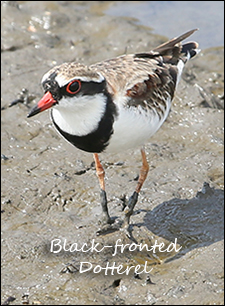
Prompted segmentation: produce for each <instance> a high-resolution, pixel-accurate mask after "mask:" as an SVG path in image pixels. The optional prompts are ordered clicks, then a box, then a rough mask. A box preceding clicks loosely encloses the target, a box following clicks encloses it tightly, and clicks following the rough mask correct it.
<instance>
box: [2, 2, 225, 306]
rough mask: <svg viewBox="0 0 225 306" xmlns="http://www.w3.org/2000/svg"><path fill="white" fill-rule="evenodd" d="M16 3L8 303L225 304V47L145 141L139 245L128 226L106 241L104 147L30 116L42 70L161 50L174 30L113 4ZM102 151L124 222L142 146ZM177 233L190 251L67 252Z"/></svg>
mask: <svg viewBox="0 0 225 306" xmlns="http://www.w3.org/2000/svg"><path fill="white" fill-rule="evenodd" d="M3 2H5V4H4V5H3V7H2V9H3V15H2V16H3V22H2V27H3V29H2V33H3V34H2V101H1V107H2V124H1V127H2V144H1V145H2V146H1V149H2V288H1V289H2V303H3V302H5V303H10V304H11V305H18V304H22V303H24V304H42V305H58V304H61V305H67V304H68V305H76V304H83V305H87V304H92V305H103V304H104V305H105V304H106V305H107V304H116V305H120V304H139V305H143V304H147V305H151V304H156V305H166V304H170V305H177V304H183V305H187V304H195V305H196V304H201V305H205V304H208V305H211V304H216V305H220V304H221V305H222V304H223V290H224V287H223V279H224V272H223V271H224V269H223V257H224V253H223V239H224V235H223V230H224V217H223V216H224V215H223V201H224V193H223V188H224V181H223V173H224V172H223V116H224V114H223V112H224V111H223V100H222V96H223V85H224V83H223V82H224V75H223V48H222V47H215V48H210V49H205V50H202V52H201V54H199V56H198V57H196V58H195V59H193V60H192V61H190V62H189V63H188V65H187V66H186V69H185V71H184V74H183V77H182V80H181V82H180V84H179V88H178V91H177V94H176V97H175V99H174V103H173V107H172V110H171V113H170V115H169V117H168V119H167V120H166V122H165V123H164V125H163V127H162V128H161V129H160V130H159V131H158V132H157V134H156V135H154V136H153V137H152V138H151V139H150V142H149V143H147V144H146V152H147V159H148V161H149V165H150V171H149V175H148V178H147V180H146V182H145V184H144V186H143V189H142V192H141V193H140V196H139V201H138V203H137V205H136V207H135V213H134V215H133V216H132V217H131V222H132V226H133V227H132V236H133V240H130V239H128V238H127V237H126V236H125V235H124V233H123V232H120V231H116V232H114V233H110V234H108V235H102V236H96V231H97V230H98V229H99V224H98V220H99V219H100V217H101V206H100V203H99V185H98V180H97V178H96V174H95V168H94V165H93V158H92V155H91V154H87V153H84V152H82V151H79V150H77V149H76V148H74V147H72V146H71V145H70V144H68V143H67V142H65V141H64V139H62V138H61V137H60V136H59V135H58V133H57V132H56V131H55V130H54V128H53V126H52V124H51V122H50V119H49V114H48V112H44V113H42V114H40V115H38V116H36V117H34V119H33V118H32V119H27V118H26V115H27V113H28V112H29V109H30V108H31V107H32V106H33V105H34V104H35V102H37V101H38V99H40V97H41V96H42V89H41V87H40V79H41V77H42V75H43V74H44V73H45V72H46V71H47V70H48V69H50V67H52V66H54V65H56V64H57V63H62V62H64V61H72V60H76V61H80V62H84V63H87V64H91V63H94V62H96V61H100V60H102V59H105V58H110V57H113V56H117V55H120V54H123V53H124V52H125V48H127V50H128V51H129V52H141V51H145V50H150V49H151V48H152V47H155V46H156V45H158V44H160V43H162V42H163V41H165V40H166V39H167V37H166V38H165V37H163V36H157V35H153V34H152V32H151V31H150V29H149V28H147V27H143V26H141V25H137V24H136V23H135V22H134V21H133V20H132V19H129V18H119V19H118V18H117V17H110V16H107V15H104V14H101V10H103V8H104V6H105V5H106V4H105V3H104V2H102V3H101V2H96V5H95V6H92V4H91V2H88V1H86V2H82V1H81V2H79V3H78V7H77V8H78V9H77V10H74V9H71V10H68V6H69V5H70V4H69V2H66V1H61V2H60V1H59V2H53V1H52V2H50V1H49V2H34V1H32V2H31V1H30V2H28V1H25V2H23V3H22V2H16V1H9V2H11V4H9V2H7V1H3ZM45 3H46V4H45ZM80 11H82V12H83V14H84V15H85V16H86V17H85V18H81V17H80ZM96 20H97V23H96ZM118 20H119V22H118ZM48 26H49V27H50V28H48ZM124 33H126V35H125V36H124ZM193 39H194V37H193ZM99 50H100V52H99ZM23 88H25V89H27V90H28V92H27V90H22V89H23ZM12 102H13V103H12ZM100 159H101V161H102V164H103V166H104V168H105V172H106V190H107V196H108V201H109V211H110V215H111V216H112V217H114V218H116V219H121V218H122V217H123V207H124V203H126V201H127V199H128V198H129V196H130V195H131V194H132V193H133V191H134V188H135V186H136V181H137V176H138V173H139V168H140V165H141V154H140V150H139V148H137V149H134V150H131V151H127V152H124V153H121V154H114V155H110V154H109V155H104V154H101V155H100ZM176 238H177V244H178V245H177V246H182V248H181V251H180V252H179V253H177V254H176V253H174V252H172V251H171V252H164V253H163V252H158V251H157V252H156V253H154V252H152V251H150V252H149V251H146V250H142V251H141V252H140V251H138V250H136V251H133V252H132V251H129V250H125V251H124V252H123V253H122V252H118V253H117V254H116V255H115V256H113V250H114V249H113V247H112V248H110V247H109V248H104V249H103V251H102V252H95V251H93V252H91V251H89V252H86V253H84V252H81V251H76V252H75V251H74V252H70V251H68V249H69V248H70V247H71V246H72V245H73V244H74V243H77V244H78V246H79V247H81V246H82V245H84V244H85V243H87V245H88V246H90V245H91V243H92V242H93V239H94V241H95V243H99V248H100V247H101V248H103V247H104V246H107V245H108V246H115V245H116V242H117V241H118V239H121V243H122V244H123V245H125V244H131V243H133V242H134V241H135V242H136V244H141V243H143V244H147V245H148V246H149V247H150V246H152V245H154V243H155V242H156V241H157V242H158V243H164V244H165V246H169V244H170V243H171V242H174V241H175V239H176ZM53 239H60V240H61V242H62V243H63V242H65V246H66V248H67V251H65V250H63V249H62V250H61V251H60V252H58V253H52V252H50V248H51V241H53ZM73 247H74V248H75V244H74V245H73ZM56 249H57V247H56ZM81 262H90V263H92V265H93V268H94V267H96V266H97V265H101V266H102V267H105V266H106V264H107V262H108V263H109V264H110V265H111V264H113V263H115V264H116V265H117V266H118V265H119V264H123V265H124V267H130V266H132V265H134V266H137V265H138V264H140V265H144V264H145V262H147V264H148V271H149V270H150V269H152V270H151V272H150V273H147V274H145V273H141V274H140V275H139V276H137V275H134V274H133V273H130V274H129V275H125V274H116V273H114V275H111V274H110V273H109V274H110V275H105V273H104V271H105V270H102V272H101V273H94V272H91V271H89V272H86V273H83V274H81V273H79V268H80V263H81ZM86 266H88V264H87V263H86ZM7 299H8V300H7Z"/></svg>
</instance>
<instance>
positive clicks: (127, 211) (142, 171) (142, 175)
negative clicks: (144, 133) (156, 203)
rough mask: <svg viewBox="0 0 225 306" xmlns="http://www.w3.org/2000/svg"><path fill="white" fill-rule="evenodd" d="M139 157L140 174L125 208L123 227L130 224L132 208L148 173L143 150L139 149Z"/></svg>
mask: <svg viewBox="0 0 225 306" xmlns="http://www.w3.org/2000/svg"><path fill="white" fill-rule="evenodd" d="M141 155H142V166H141V169H140V174H139V178H138V183H137V186H136V189H135V191H134V193H133V194H132V196H131V197H130V199H129V202H128V205H127V207H126V208H125V220H124V222H125V224H124V226H125V227H128V226H129V223H130V216H131V215H132V214H133V211H134V207H135V205H136V203H137V200H138V194H139V192H140V190H141V187H142V185H143V184H144V181H145V180H146V177H147V175H148V171H149V165H148V162H147V159H146V155H145V150H144V149H141Z"/></svg>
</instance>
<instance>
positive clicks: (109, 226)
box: [96, 219, 122, 236]
mask: <svg viewBox="0 0 225 306" xmlns="http://www.w3.org/2000/svg"><path fill="white" fill-rule="evenodd" d="M108 221H109V222H107V223H102V224H101V228H100V229H99V230H98V231H97V232H96V234H97V235H98V236H99V235H106V234H109V233H113V232H115V231H118V230H120V228H121V224H122V222H121V221H119V220H113V219H110V220H108Z"/></svg>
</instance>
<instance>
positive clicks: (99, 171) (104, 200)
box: [93, 153, 112, 224]
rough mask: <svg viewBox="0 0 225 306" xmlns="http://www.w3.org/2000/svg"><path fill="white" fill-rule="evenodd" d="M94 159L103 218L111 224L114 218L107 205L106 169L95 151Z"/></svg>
mask: <svg viewBox="0 0 225 306" xmlns="http://www.w3.org/2000/svg"><path fill="white" fill-rule="evenodd" d="M93 155H94V160H95V167H96V174H97V177H98V180H99V184H100V187H101V193H100V197H101V205H102V212H103V215H104V216H103V218H104V222H106V223H108V224H111V223H112V220H111V218H110V216H109V211H108V206H107V197H106V192H105V179H104V178H105V171H104V169H103V167H102V165H101V163H100V160H99V157H98V154H97V153H94V154H93Z"/></svg>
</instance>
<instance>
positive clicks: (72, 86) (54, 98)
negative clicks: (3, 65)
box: [27, 63, 106, 118]
mask: <svg viewBox="0 0 225 306" xmlns="http://www.w3.org/2000/svg"><path fill="white" fill-rule="evenodd" d="M42 86H43V89H44V92H45V94H44V96H43V97H42V99H41V100H40V101H39V102H38V103H37V105H36V106H34V107H33V108H32V109H31V111H30V113H29V114H28V116H27V117H28V118H29V117H32V116H34V115H36V114H38V113H40V112H42V111H44V110H46V109H49V108H51V107H53V106H56V107H57V106H58V107H63V108H64V107H65V108H69V109H72V108H73V107H78V105H79V104H80V107H87V105H85V103H88V100H89V99H88V98H90V96H92V97H93V96H95V95H97V94H102V93H104V92H105V91H106V81H105V78H104V77H103V76H102V74H101V73H99V72H96V71H94V70H91V69H90V68H88V67H87V66H84V65H81V64H78V63H64V64H62V65H60V66H56V67H54V68H52V69H51V70H50V71H48V72H47V73H46V74H45V75H44V76H43V78H42ZM85 97H86V99H85Z"/></svg>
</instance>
